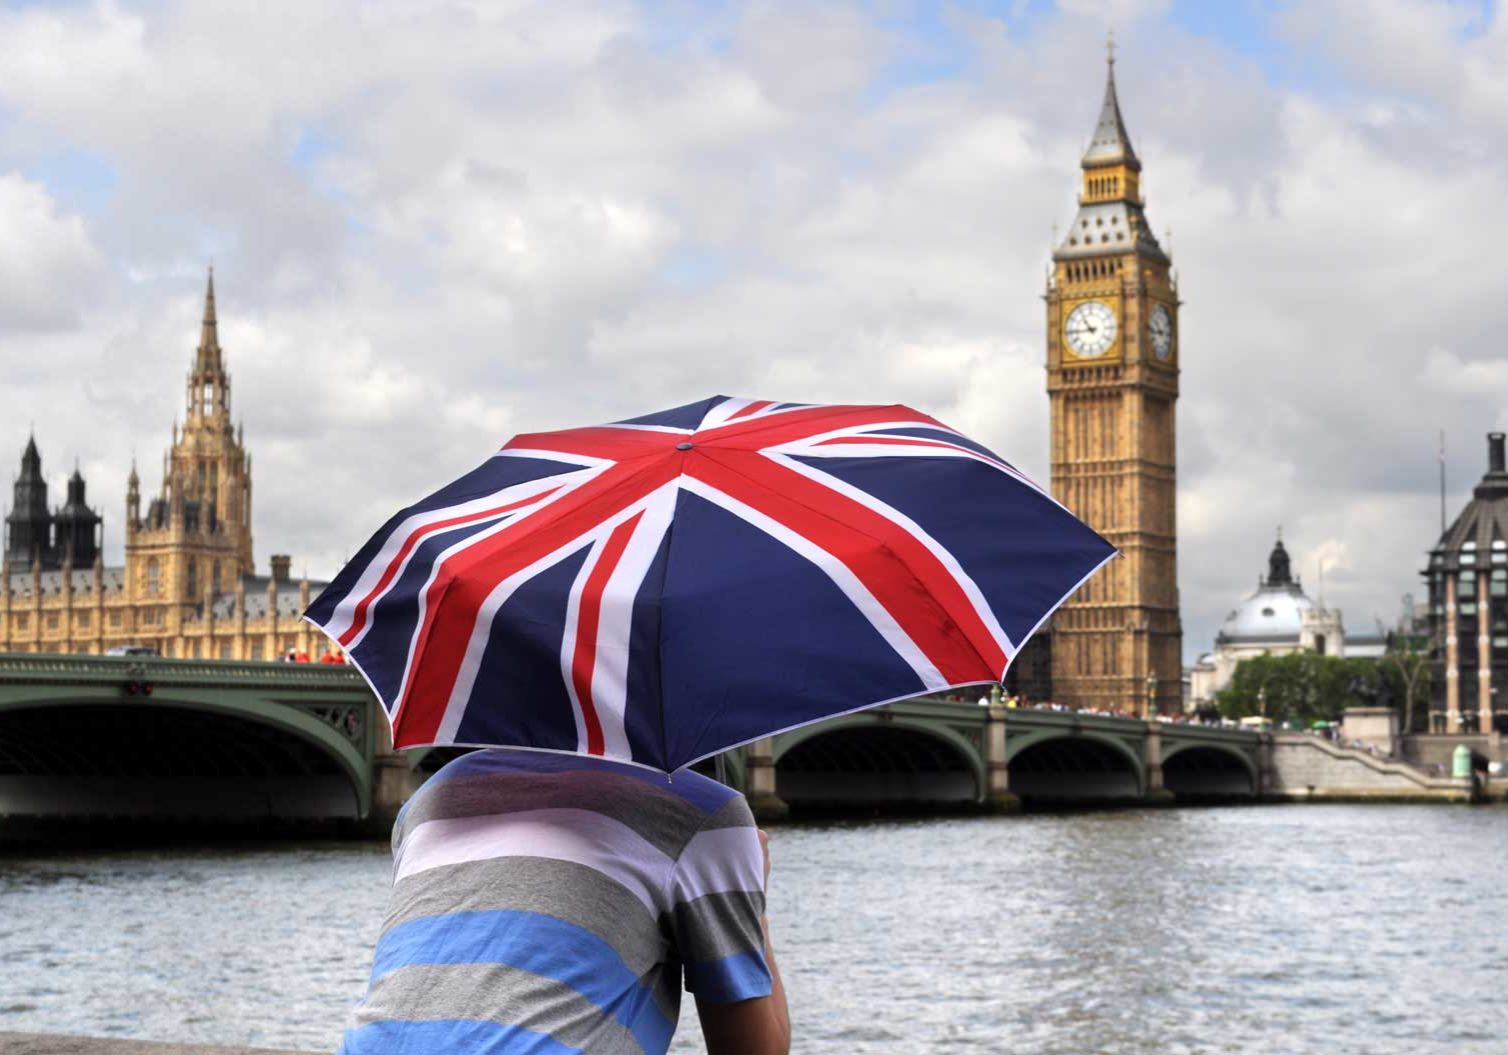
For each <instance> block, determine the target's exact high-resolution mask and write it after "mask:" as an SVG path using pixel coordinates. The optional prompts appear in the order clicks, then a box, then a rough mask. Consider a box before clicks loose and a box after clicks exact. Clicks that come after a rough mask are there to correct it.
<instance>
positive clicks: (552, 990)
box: [351, 963, 648, 1055]
mask: <svg viewBox="0 0 1508 1055" xmlns="http://www.w3.org/2000/svg"><path fill="white" fill-rule="evenodd" d="M645 995H646V996H647V995H648V994H645ZM480 1009H485V1014H483V1015H482V1016H481V1017H480V1018H479V1017H478V1011H479V1010H480ZM389 1019H398V1020H401V1021H406V1022H429V1021H436V1020H455V1019H463V1020H470V1021H484V1022H496V1023H498V1024H499V1025H505V1026H520V1027H522V1028H524V1029H528V1030H532V1031H534V1032H535V1033H543V1034H546V1035H547V1036H550V1037H553V1038H554V1039H555V1040H557V1041H559V1042H560V1043H561V1044H564V1045H566V1046H567V1047H571V1048H579V1049H582V1050H586V1051H590V1052H592V1053H593V1055H597V1053H598V1052H600V1053H601V1055H643V1051H644V1049H643V1048H641V1047H640V1046H639V1042H638V1041H637V1040H635V1039H634V1035H633V1034H632V1033H631V1032H629V1030H628V1029H627V1028H626V1027H625V1026H623V1025H621V1024H619V1023H618V1022H617V1021H616V1020H614V1019H613V1018H611V1017H610V1016H607V1015H604V1014H603V1013H602V1009H601V1008H600V1007H598V1006H597V1005H596V1004H593V1003H592V1002H591V1001H589V1000H587V999H586V998H585V997H583V996H582V995H581V994H580V993H578V992H576V990H574V989H572V988H571V987H570V986H568V985H566V984H564V983H563V982H557V981H555V980H554V979H553V978H546V977H544V976H543V975H538V974H534V973H533V972H531V971H521V970H519V969H518V968H517V967H510V966H508V965H507V964H502V963H443V964H412V965H410V966H408V967H400V968H399V969H398V970H396V971H393V972H391V973H390V974H386V975H383V976H382V977H381V978H379V979H378V980H377V981H376V982H375V983H374V984H373V985H372V988H371V991H370V992H369V993H368V994H367V999H366V1002H365V1004H364V1005H363V1006H360V1007H358V1008H356V1010H355V1011H354V1012H353V1014H352V1023H351V1026H352V1028H353V1029H360V1028H361V1027H362V1026H364V1025H367V1024H368V1023H371V1022H382V1021H386V1020H389Z"/></svg>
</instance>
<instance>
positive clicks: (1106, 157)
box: [1083, 37, 1141, 168]
mask: <svg viewBox="0 0 1508 1055" xmlns="http://www.w3.org/2000/svg"><path fill="white" fill-rule="evenodd" d="M1106 50H1107V54H1106V57H1105V101H1104V102H1103V103H1101V104H1100V119H1099V120H1098V121H1097V122H1095V126H1094V135H1093V137H1092V138H1091V139H1090V140H1089V148H1088V149H1087V150H1085V151H1084V158H1083V163H1084V164H1085V165H1105V164H1112V163H1114V162H1122V163H1124V164H1127V165H1131V166H1133V167H1135V168H1140V167H1141V161H1140V160H1138V158H1137V156H1136V151H1135V150H1133V149H1131V136H1130V135H1129V134H1128V133H1127V132H1126V122H1125V121H1124V120H1123V119H1122V118H1121V104H1120V99H1119V98H1117V97H1116V94H1115V38H1114V37H1112V38H1111V39H1110V41H1109V42H1108V43H1107V45H1106Z"/></svg>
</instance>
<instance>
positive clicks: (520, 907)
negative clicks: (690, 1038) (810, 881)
mask: <svg viewBox="0 0 1508 1055" xmlns="http://www.w3.org/2000/svg"><path fill="white" fill-rule="evenodd" d="M393 861H394V869H393V892H392V895H391V898H390V900H389V905H388V913H387V918H386V920H385V922H384V924H383V931H382V936H381V937H380V938H379V939H378V942H377V949H376V952H375V954H374V959H373V965H372V975H371V981H370V983H369V986H368V990H367V994H366V997H365V999H364V1000H363V1001H362V1002H361V1004H359V1005H358V1006H357V1008H356V1009H355V1011H354V1012H353V1014H352V1020H351V1022H350V1024H349V1028H348V1029H347V1030H346V1034H345V1040H344V1043H343V1044H342V1046H341V1051H342V1053H344V1055H398V1053H402V1055H409V1053H413V1055H421V1053H422V1055H441V1053H446V1052H465V1053H468V1055H471V1053H489V1055H492V1053H497V1055H513V1053H525V1052H527V1053H529V1055H536V1053H537V1055H566V1053H575V1052H582V1053H585V1055H598V1053H604V1055H606V1053H618V1052H622V1053H626V1055H639V1053H641V1052H642V1053H645V1055H663V1053H664V1052H665V1051H666V1049H667V1048H668V1047H669V1045H670V1038H671V1036H672V1034H673V1033H674V1032H675V1026H676V1021H677V1019H678V1017H679V1012H680V990H681V984H682V977H683V975H684V981H685V986H686V988H687V989H688V990H690V991H691V992H692V993H693V994H695V996H696V1003H697V1013H698V1015H699V1017H700V1019H701V1023H702V1032H703V1034H704V1036H705V1037H706V1040H707V1050H708V1052H709V1053H710V1055H786V1053H787V1052H788V1051H789V1047H790V1025H789V1020H788V1018H787V1013H786V1004H785V993H784V990H783V989H782V987H781V984H780V973H779V971H778V970H777V969H776V966H775V958H774V954H773V952H772V951H771V949H770V944H769V935H768V923H767V921H766V919H765V915H764V890H765V885H766V882H767V880H768V877H769V854H768V849H767V847H766V846H765V841H764V833H763V832H760V831H759V830H758V829H757V828H756V827H755V826H754V819H753V817H752V815H751V814H750V813H749V807H748V804H747V803H745V802H744V799H743V796H741V795H739V794H738V793H737V792H735V791H733V790H732V789H730V788H727V787H725V786H723V785H722V784H719V783H717V782H716V781H714V780H710V779H708V778H706V777H703V776H701V775H699V774H696V773H692V772H690V771H689V770H683V771H681V772H678V773H676V774H674V775H673V776H669V777H667V776H666V775H665V774H663V773H657V772H654V771H652V770H648V769H643V768H640V767H637V766H630V765H625V764H623V763H618V762H611V761H607V760H605V759H598V758H583V757H578V756H573V755H558V754H547V753H542V752H530V751H515V750H489V751H477V752H473V753H472V754H469V755H464V756H462V757H461V758H458V759H456V760H455V761H453V762H451V763H450V764H449V765H447V766H446V767H445V768H444V769H442V770H440V772H439V773H437V774H436V775H435V776H434V777H432V778H431V779H430V780H429V782H428V783H426V784H425V785H424V786H423V787H422V788H421V789H420V790H419V791H418V792H417V793H416V794H415V795H414V797H413V798H412V799H410V800H409V802H408V804H407V805H406V806H405V807H404V809H403V811H402V813H400V814H399V817H398V822H397V824H396V825H395V826H394V829H393Z"/></svg>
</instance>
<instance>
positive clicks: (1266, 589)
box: [1189, 536, 1345, 707]
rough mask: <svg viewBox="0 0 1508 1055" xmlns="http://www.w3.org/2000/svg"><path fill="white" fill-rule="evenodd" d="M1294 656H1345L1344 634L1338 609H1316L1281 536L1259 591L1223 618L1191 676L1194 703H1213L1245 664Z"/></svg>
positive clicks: (1269, 555) (1261, 579) (1322, 607)
mask: <svg viewBox="0 0 1508 1055" xmlns="http://www.w3.org/2000/svg"><path fill="white" fill-rule="evenodd" d="M1290 652H1315V653H1318V654H1319V655H1322V656H1323V655H1334V656H1340V655H1345V629H1344V627H1343V626H1342V624H1341V613H1340V611H1339V610H1338V609H1334V608H1326V607H1324V605H1322V604H1316V603H1315V602H1314V601H1313V600H1311V599H1310V597H1309V595H1308V594H1306V593H1305V592H1304V588H1303V586H1302V584H1300V582H1299V580H1298V579H1297V578H1295V577H1294V574H1293V565H1292V561H1291V560H1290V559H1289V556H1288V550H1287V548H1285V547H1284V545H1283V539H1282V537H1281V536H1279V538H1278V540H1277V542H1276V543H1275V544H1274V545H1273V547H1272V552H1271V553H1270V554H1268V556H1267V574H1266V575H1265V576H1258V578H1257V589H1256V591H1255V592H1254V593H1252V594H1251V595H1250V596H1248V597H1247V598H1246V599H1245V600H1243V601H1242V602H1241V603H1240V604H1239V605H1237V606H1236V607H1235V608H1234V609H1232V610H1231V613H1230V614H1229V615H1227V616H1226V617H1225V621H1224V622H1223V623H1221V624H1220V630H1219V632H1218V633H1216V635H1215V649H1214V651H1213V652H1209V653H1206V654H1205V655H1203V656H1201V657H1199V662H1198V663H1196V664H1195V665H1194V667H1193V669H1192V670H1191V671H1190V672H1189V696H1190V700H1191V702H1192V703H1193V705H1194V706H1195V707H1199V706H1205V705H1208V704H1210V703H1213V702H1214V698H1215V694H1216V693H1217V692H1219V691H1220V690H1221V689H1223V688H1225V687H1226V686H1227V685H1229V684H1230V680H1231V678H1232V676H1234V674H1235V672H1236V666H1237V664H1239V663H1240V662H1241V661H1242V660H1243V659H1247V658H1249V657H1252V656H1261V655H1272V656H1281V655H1286V654H1288V653H1290Z"/></svg>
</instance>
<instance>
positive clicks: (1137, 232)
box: [1045, 51, 1183, 713]
mask: <svg viewBox="0 0 1508 1055" xmlns="http://www.w3.org/2000/svg"><path fill="white" fill-rule="evenodd" d="M1080 167H1081V168H1082V170H1083V184H1082V187H1081V189H1080V192H1079V210H1078V214H1077V215H1076V216H1075V217H1074V220H1073V226H1072V227H1070V228H1069V229H1068V233H1067V237H1065V238H1064V239H1063V241H1062V243H1061V244H1060V245H1059V246H1058V247H1057V248H1056V250H1055V251H1054V252H1053V258H1052V259H1053V267H1052V277H1051V278H1050V279H1049V281H1048V286H1047V295H1046V298H1045V299H1046V301H1047V392H1048V397H1049V400H1050V403H1051V419H1052V453H1051V457H1052V492H1053V494H1054V495H1055V496H1056V497H1057V499H1058V500H1059V501H1060V502H1062V503H1063V504H1064V505H1066V506H1067V507H1068V508H1069V509H1071V510H1072V511H1073V512H1074V513H1076V514H1077V515H1078V516H1079V517H1081V518H1082V519H1084V520H1085V521H1087V522H1088V523H1089V524H1090V525H1092V526H1093V527H1094V528H1095V529H1096V530H1097V531H1099V532H1100V533H1101V534H1102V535H1104V536H1105V537H1106V538H1107V539H1109V540H1110V541H1111V542H1112V543H1114V544H1115V546H1116V547H1117V548H1118V549H1119V550H1120V551H1121V556H1120V557H1119V558H1117V559H1116V560H1113V561H1111V562H1110V563H1109V564H1107V565H1106V566H1105V567H1104V568H1103V569H1102V570H1101V571H1100V573H1099V574H1098V575H1096V576H1094V577H1092V578H1091V579H1090V580H1089V581H1088V582H1087V583H1085V585H1084V586H1083V587H1082V588H1081V589H1080V590H1079V592H1078V593H1076V594H1075V595H1074V596H1073V598H1072V599H1071V600H1069V601H1068V602H1067V603H1066V604H1064V605H1063V607H1062V608H1061V609H1059V611H1058V613H1057V615H1056V616H1054V618H1053V630H1052V683H1053V693H1054V695H1055V696H1056V697H1057V698H1058V699H1059V700H1062V701H1064V702H1067V703H1072V704H1076V705H1078V706H1081V707H1100V708H1104V709H1107V710H1120V711H1127V710H1131V711H1133V712H1134V713H1140V712H1141V711H1142V709H1143V708H1145V707H1147V706H1148V704H1149V702H1150V703H1151V704H1152V705H1153V706H1154V707H1155V709H1156V710H1158V711H1161V712H1165V713H1166V712H1173V711H1176V710H1177V709H1178V708H1179V706H1180V702H1181V687H1182V670H1183V668H1182V652H1183V643H1182V640H1183V630H1182V626H1181V624H1180V622H1179V618H1178V564H1177V551H1176V540H1177V524H1176V513H1175V508H1174V505H1175V503H1174V498H1175V485H1176V458H1175V452H1176V448H1175V445H1174V428H1173V409H1174V404H1175V403H1176V401H1177V399H1178V362H1179V357H1180V356H1181V355H1182V349H1181V348H1180V346H1179V333H1178V304H1179V301H1178V289H1177V286H1176V284H1175V283H1174V281H1173V279H1172V276H1171V274H1170V270H1171V267H1172V261H1171V260H1170V259H1169V257H1168V254H1167V253H1166V252H1165V251H1164V250H1163V248H1162V246H1160V245H1158V243H1157V239H1156V238H1155V237H1154V236H1153V234H1152V230H1151V227H1150V226H1149V225H1148V224H1147V218H1146V215H1145V214H1144V212H1143V211H1142V205H1143V202H1142V196H1141V187H1140V182H1141V161H1140V159H1138V158H1137V156H1136V152H1135V151H1134V150H1132V148H1131V139H1130V137H1129V136H1128V135H1127V134H1126V126H1125V122H1124V121H1123V120H1122V119H1121V110H1120V101H1119V100H1118V99H1117V98H1116V94H1115V58H1114V52H1113V51H1112V53H1111V55H1110V59H1109V70H1108V74H1107V77H1106V83H1105V101H1104V105H1103V106H1102V107H1101V108H1100V118H1099V122H1098V124H1096V125H1095V128H1094V138H1093V139H1092V140H1091V141H1090V143H1089V148H1088V149H1087V150H1086V151H1085V152H1084V157H1083V159H1082V162H1081V166H1080Z"/></svg>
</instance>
